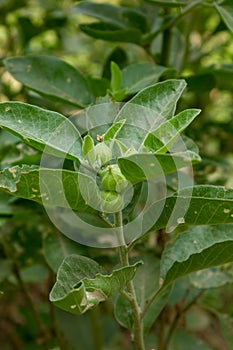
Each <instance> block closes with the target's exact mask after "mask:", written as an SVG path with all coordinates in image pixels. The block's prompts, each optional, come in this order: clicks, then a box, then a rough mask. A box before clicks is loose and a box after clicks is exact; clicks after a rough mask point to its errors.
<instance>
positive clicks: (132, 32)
mask: <svg viewBox="0 0 233 350" xmlns="http://www.w3.org/2000/svg"><path fill="white" fill-rule="evenodd" d="M79 27H80V29H81V30H82V31H83V32H84V33H86V34H88V35H90V36H91V37H93V38H95V39H102V40H106V41H119V42H129V43H134V44H140V42H141V32H140V31H139V30H138V29H130V28H129V29H119V27H117V26H115V25H113V24H110V23H103V22H98V23H91V24H80V26H79Z"/></svg>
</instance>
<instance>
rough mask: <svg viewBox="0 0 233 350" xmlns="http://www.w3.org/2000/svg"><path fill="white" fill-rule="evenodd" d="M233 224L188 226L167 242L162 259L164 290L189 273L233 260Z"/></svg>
mask: <svg viewBox="0 0 233 350" xmlns="http://www.w3.org/2000/svg"><path fill="white" fill-rule="evenodd" d="M232 229H233V225H217V226H199V227H190V228H189V230H188V231H187V232H183V233H181V234H180V235H179V236H178V237H177V238H176V239H175V241H174V242H172V243H168V244H167V245H166V247H165V250H164V252H163V255H162V259H161V268H160V269H161V270H160V274H161V279H162V280H163V288H164V286H166V285H169V284H171V283H172V282H174V281H175V280H176V279H177V278H180V277H182V276H185V275H187V274H189V273H191V272H194V271H199V270H202V269H206V268H209V267H211V266H218V265H223V264H226V263H229V262H232V261H233V234H232Z"/></svg>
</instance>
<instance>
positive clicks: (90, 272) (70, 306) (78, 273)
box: [50, 255, 141, 314]
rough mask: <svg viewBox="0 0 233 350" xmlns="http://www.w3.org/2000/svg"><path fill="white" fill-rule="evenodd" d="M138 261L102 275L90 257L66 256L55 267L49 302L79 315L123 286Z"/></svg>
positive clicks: (132, 274)
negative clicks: (57, 268) (54, 280)
mask: <svg viewBox="0 0 233 350" xmlns="http://www.w3.org/2000/svg"><path fill="white" fill-rule="evenodd" d="M140 264H141V263H140V262H138V263H136V264H134V265H132V266H129V267H123V268H120V269H117V270H113V271H112V273H111V274H106V272H105V270H104V269H103V268H102V267H101V266H100V265H99V264H97V263H96V262H95V261H94V260H91V259H89V258H87V257H84V256H78V255H70V256H68V257H67V258H66V259H65V260H64V261H63V263H62V265H61V266H60V268H59V270H58V275H57V282H56V283H55V285H54V287H53V289H52V291H51V293H50V301H52V302H53V303H54V304H55V305H56V306H58V307H59V308H61V309H63V310H65V311H68V312H70V313H74V314H82V313H84V312H86V311H87V310H89V309H91V308H93V307H95V306H96V305H98V304H99V303H100V302H102V301H105V300H106V299H107V298H109V297H110V296H111V295H112V294H113V293H114V292H116V291H119V290H121V289H124V287H125V286H126V285H127V283H128V282H129V281H130V280H132V278H133V277H134V274H135V272H136V270H137V268H138V266H139V265H140Z"/></svg>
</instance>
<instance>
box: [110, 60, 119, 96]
mask: <svg viewBox="0 0 233 350" xmlns="http://www.w3.org/2000/svg"><path fill="white" fill-rule="evenodd" d="M121 83H122V73H121V70H120V68H119V66H118V65H117V64H116V63H115V62H111V83H110V88H111V92H112V93H114V92H117V91H119V90H120V88H121Z"/></svg>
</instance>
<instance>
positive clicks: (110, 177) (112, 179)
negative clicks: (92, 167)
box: [100, 164, 129, 193]
mask: <svg viewBox="0 0 233 350" xmlns="http://www.w3.org/2000/svg"><path fill="white" fill-rule="evenodd" d="M100 176H101V177H102V189H103V190H107V191H115V192H118V193H122V192H123V191H124V190H125V189H126V188H127V186H128V185H129V182H128V180H127V179H126V177H125V176H124V175H123V174H122V172H121V170H120V168H119V166H118V165H117V164H113V165H109V166H108V167H106V169H104V170H103V171H102V173H101V174H100Z"/></svg>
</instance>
